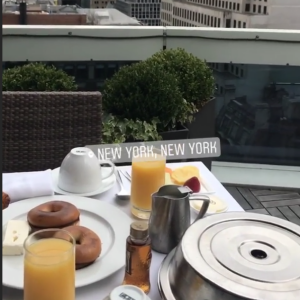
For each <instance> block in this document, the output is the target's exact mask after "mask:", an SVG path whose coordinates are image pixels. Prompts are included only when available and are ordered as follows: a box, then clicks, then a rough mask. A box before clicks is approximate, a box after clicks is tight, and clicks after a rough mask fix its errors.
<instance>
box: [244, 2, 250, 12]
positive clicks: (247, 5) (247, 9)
mask: <svg viewBox="0 0 300 300" xmlns="http://www.w3.org/2000/svg"><path fill="white" fill-rule="evenodd" d="M245 11H246V12H250V4H248V3H247V4H246V5H245Z"/></svg>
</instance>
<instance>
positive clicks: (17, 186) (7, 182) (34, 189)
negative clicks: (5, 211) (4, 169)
mask: <svg viewBox="0 0 300 300" xmlns="http://www.w3.org/2000/svg"><path fill="white" fill-rule="evenodd" d="M2 183H3V185H2V191H3V192H5V193H6V194H8V195H9V197H10V201H11V203H12V202H15V201H19V200H22V199H27V198H34V197H42V196H51V195H53V187H52V175H51V170H46V171H39V172H23V173H6V174H3V177H2Z"/></svg>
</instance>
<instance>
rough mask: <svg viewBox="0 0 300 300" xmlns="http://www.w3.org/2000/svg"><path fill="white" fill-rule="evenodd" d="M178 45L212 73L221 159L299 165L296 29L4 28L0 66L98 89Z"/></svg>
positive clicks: (298, 35)
mask: <svg viewBox="0 0 300 300" xmlns="http://www.w3.org/2000/svg"><path fill="white" fill-rule="evenodd" d="M177 47H180V48H184V49H185V50H187V51H188V52H191V53H193V54H194V55H196V56H198V57H199V58H201V59H204V60H206V61H207V62H208V63H209V64H210V66H211V67H212V68H213V70H214V74H215V79H216V94H215V97H216V114H215V118H216V128H217V132H216V134H217V135H218V136H219V137H220V139H221V141H222V156H221V158H220V160H223V161H235V162H251V163H264V164H282V165H296V166H300V56H299V53H300V31H287V30H258V29H255V30H254V29H220V28H199V27H144V26H141V27H127V26H126V27H119V26H118V27H98V26H6V25H4V26H3V62H4V67H11V66H14V65H16V64H22V63H25V62H28V61H29V62H30V61H42V62H45V63H46V62H47V63H51V64H54V65H56V66H57V67H59V68H62V69H64V70H65V71H66V72H68V73H69V74H70V75H74V76H75V78H76V80H77V82H78V84H79V87H80V89H82V90H97V89H100V90H101V86H102V84H103V82H104V80H105V79H106V78H108V77H110V76H112V75H113V73H114V72H115V71H117V70H118V68H120V67H121V66H122V65H124V64H128V63H132V62H136V61H140V60H144V59H146V58H148V57H150V56H151V55H152V54H154V53H156V52H157V51H159V50H161V49H169V48H177Z"/></svg>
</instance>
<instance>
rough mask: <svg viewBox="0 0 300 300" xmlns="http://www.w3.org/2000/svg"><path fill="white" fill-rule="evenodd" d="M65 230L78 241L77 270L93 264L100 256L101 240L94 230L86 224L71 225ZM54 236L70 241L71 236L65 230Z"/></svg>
mask: <svg viewBox="0 0 300 300" xmlns="http://www.w3.org/2000/svg"><path fill="white" fill-rule="evenodd" d="M63 230H66V231H68V232H69V234H70V235H72V236H73V238H74V239H75V241H76V251H75V253H76V254H75V255H76V258H75V264H76V270H78V269H82V268H85V267H87V266H89V265H91V264H92V263H93V262H94V261H95V260H96V259H97V258H98V257H99V256H100V254H101V240H100V238H99V237H98V235H97V234H96V233H95V232H94V231H92V230H90V229H88V228H86V227H84V226H69V227H65V228H63ZM53 237H54V238H61V239H64V240H68V241H70V236H69V235H67V234H64V232H63V231H60V232H57V233H56V234H55V235H54V236H53Z"/></svg>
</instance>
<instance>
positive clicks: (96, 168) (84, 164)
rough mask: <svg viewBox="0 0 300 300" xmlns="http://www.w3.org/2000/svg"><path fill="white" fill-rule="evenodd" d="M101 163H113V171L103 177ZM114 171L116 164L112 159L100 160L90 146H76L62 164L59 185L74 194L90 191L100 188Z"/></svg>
mask: <svg viewBox="0 0 300 300" xmlns="http://www.w3.org/2000/svg"><path fill="white" fill-rule="evenodd" d="M101 164H109V165H111V171H110V172H109V174H107V175H106V176H105V177H102V172H101ZM114 172H115V165H114V164H113V163H112V162H111V161H108V160H101V161H99V160H98V158H97V157H96V155H95V154H94V152H93V151H92V150H91V149H89V148H85V147H79V148H74V149H72V150H71V151H70V153H69V154H68V155H67V156H66V157H65V158H64V160H63V162H62V164H61V166H60V170H59V177H58V187H59V188H60V189H62V190H64V191H66V192H70V193H74V194H84V193H90V192H93V191H96V190H97V189H99V188H100V187H101V184H102V181H103V180H104V179H106V178H108V177H110V176H112V175H113V174H114Z"/></svg>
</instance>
